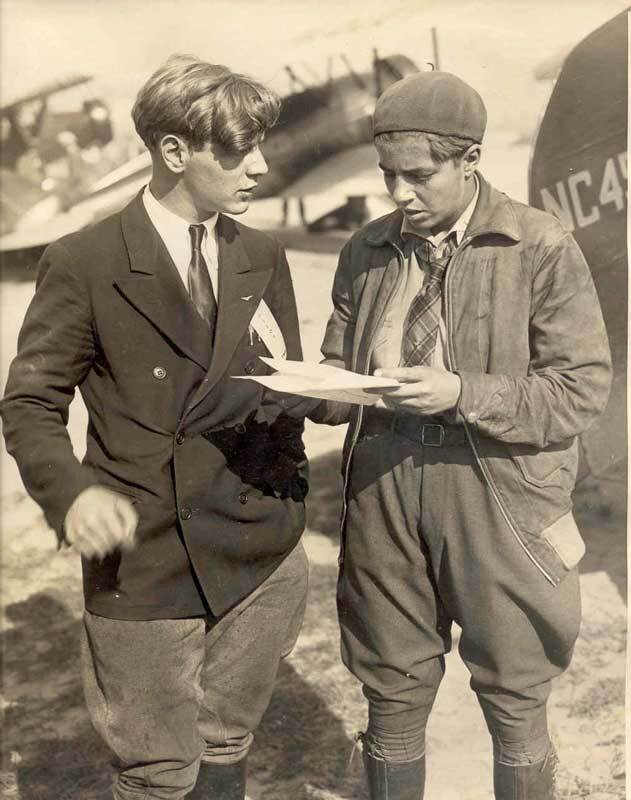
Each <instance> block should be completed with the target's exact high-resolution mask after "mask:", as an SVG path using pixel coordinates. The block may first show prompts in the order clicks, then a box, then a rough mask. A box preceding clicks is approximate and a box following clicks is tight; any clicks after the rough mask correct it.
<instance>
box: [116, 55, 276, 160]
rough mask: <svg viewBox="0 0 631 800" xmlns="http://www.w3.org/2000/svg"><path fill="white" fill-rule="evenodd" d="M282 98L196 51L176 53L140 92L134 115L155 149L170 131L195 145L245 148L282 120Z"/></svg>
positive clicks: (196, 147) (242, 150)
mask: <svg viewBox="0 0 631 800" xmlns="http://www.w3.org/2000/svg"><path fill="white" fill-rule="evenodd" d="M279 111H280V100H279V98H278V96H277V95H276V94H275V93H274V92H273V91H272V90H271V89H268V88H267V87H266V86H263V84H261V83H259V82H258V81H255V80H253V79H252V78H249V77H247V76H246V75H239V74H238V73H235V72H232V71H231V70H230V69H228V67H224V66H222V65H221V64H209V63H207V62H206V61H200V60H198V59H197V58H195V57H193V56H183V55H175V56H171V58H169V59H168V61H167V62H166V63H165V64H164V65H163V66H162V67H160V69H158V70H157V71H156V72H154V74H153V75H152V76H151V77H150V78H149V80H148V81H147V82H146V83H145V85H144V86H143V87H142V89H141V90H140V91H139V92H138V96H137V97H136V102H135V103H134V107H133V109H132V118H133V120H134V125H135V126H136V131H137V132H138V135H139V136H140V138H141V139H142V140H143V142H144V143H145V145H146V146H147V147H148V148H149V150H155V148H156V147H157V145H158V143H159V142H160V139H161V138H162V137H163V136H165V135H167V134H174V135H176V136H180V137H181V138H182V139H184V141H185V142H186V143H187V144H188V145H189V146H190V147H192V148H193V149H194V150H201V149H202V148H203V147H204V146H205V145H206V144H209V143H213V144H218V145H220V146H221V147H223V148H224V149H225V150H226V151H227V152H230V153H237V154H241V153H246V152H247V151H248V150H250V149H251V148H252V147H253V146H254V144H255V143H256V141H257V140H258V139H259V137H260V136H261V135H262V134H263V133H265V131H266V130H267V129H268V128H271V127H272V126H273V125H274V124H275V123H276V121H277V119H278V114H279Z"/></svg>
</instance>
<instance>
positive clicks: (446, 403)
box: [373, 367, 461, 415]
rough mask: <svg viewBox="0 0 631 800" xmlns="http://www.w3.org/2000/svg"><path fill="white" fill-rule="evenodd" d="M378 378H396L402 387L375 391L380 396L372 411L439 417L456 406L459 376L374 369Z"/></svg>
mask: <svg viewBox="0 0 631 800" xmlns="http://www.w3.org/2000/svg"><path fill="white" fill-rule="evenodd" d="M375 376H376V377H379V378H396V380H398V381H400V382H401V383H402V384H403V385H402V386H397V387H396V388H394V389H386V390H385V392H384V390H383V389H379V390H377V389H375V390H373V391H375V392H377V391H378V393H379V394H383V397H381V399H380V400H378V401H377V403H376V404H375V406H374V408H390V409H400V410H402V411H407V412H409V413H411V414H423V415H430V414H439V413H440V412H441V411H447V410H448V409H450V408H454V406H455V405H456V404H457V403H458V400H459V398H460V388H461V383H460V376H459V375H454V373H453V372H447V371H446V370H443V369H435V368H434V367H398V368H396V369H377V370H375Z"/></svg>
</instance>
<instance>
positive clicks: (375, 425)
mask: <svg viewBox="0 0 631 800" xmlns="http://www.w3.org/2000/svg"><path fill="white" fill-rule="evenodd" d="M386 433H396V434H397V435H399V436H404V437H405V438H406V439H411V440H412V441H413V442H417V443H418V444H419V445H421V446H423V447H458V446H459V447H462V446H463V445H467V444H468V439H467V434H466V432H465V429H464V428H463V427H461V426H460V425H446V424H445V423H444V422H442V421H440V420H439V419H436V418H435V417H421V416H419V415H418V414H396V413H392V412H390V413H389V412H381V411H380V412H374V411H372V412H368V413H366V415H365V417H364V419H363V421H362V426H361V430H360V433H359V438H360V439H362V438H365V437H367V436H378V435H383V434H386Z"/></svg>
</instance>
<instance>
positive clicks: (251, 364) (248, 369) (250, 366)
mask: <svg viewBox="0 0 631 800" xmlns="http://www.w3.org/2000/svg"><path fill="white" fill-rule="evenodd" d="M255 369H256V364H255V363H254V361H248V363H247V364H246V365H245V372H246V374H247V375H251V374H252V373H253V372H254V370H255Z"/></svg>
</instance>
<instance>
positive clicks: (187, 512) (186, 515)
mask: <svg viewBox="0 0 631 800" xmlns="http://www.w3.org/2000/svg"><path fill="white" fill-rule="evenodd" d="M192 516H193V512H192V511H191V509H190V508H187V507H186V506H185V507H184V508H182V509H180V517H181V518H182V519H190V518H191V517H192Z"/></svg>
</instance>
